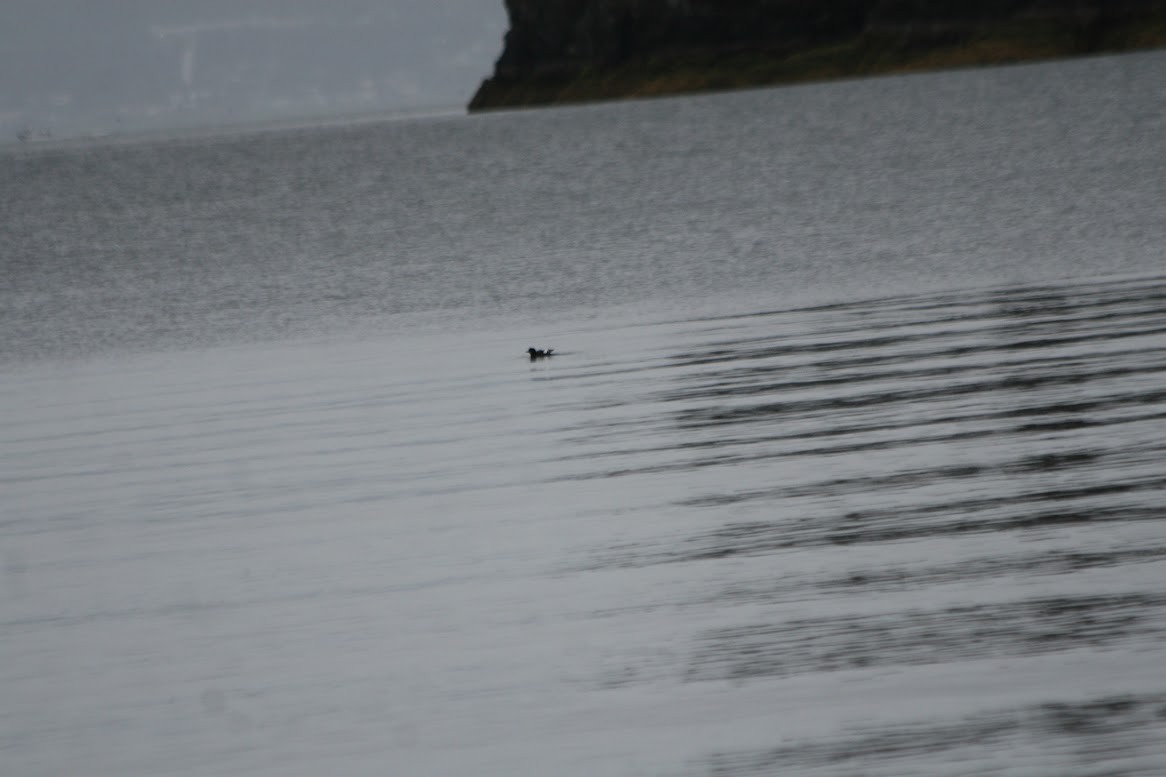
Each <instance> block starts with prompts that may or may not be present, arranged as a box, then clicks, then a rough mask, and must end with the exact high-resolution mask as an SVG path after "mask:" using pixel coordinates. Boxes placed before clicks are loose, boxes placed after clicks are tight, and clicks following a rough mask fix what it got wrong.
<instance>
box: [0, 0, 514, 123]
mask: <svg viewBox="0 0 1166 777" xmlns="http://www.w3.org/2000/svg"><path fill="white" fill-rule="evenodd" d="M505 31H506V13H505V9H504V7H503V4H502V0H99V1H98V2H94V1H93V0H4V2H2V3H0V142H12V141H16V140H17V139H18V137H19V138H23V139H25V140H38V139H44V138H48V137H56V138H61V137H70V136H85V135H105V134H117V133H121V132H131V131H140V130H148V129H165V128H176V127H198V126H213V125H219V124H241V123H250V122H256V121H270V120H283V119H296V118H316V117H327V116H333V115H352V114H361V113H382V112H396V111H401V112H413V111H424V110H442V109H453V110H460V109H463V108H464V106H465V105H466V103H467V102H468V101H469V99H470V97H471V96H472V95H473V92H474V90H475V89H476V88H477V87H478V84H479V83H480V82H481V80H482V79H483V78H485V77H486V76H487V75H488V74H489V73H490V70H491V69H492V65H493V62H494V60H495V59H496V58H497V57H498V55H499V53H500V52H501V50H502V37H503V35H504V34H505Z"/></svg>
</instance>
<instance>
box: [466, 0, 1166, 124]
mask: <svg viewBox="0 0 1166 777" xmlns="http://www.w3.org/2000/svg"><path fill="white" fill-rule="evenodd" d="M505 3H506V9H507V11H508V13H509V16H510V30H509V32H508V33H507V35H506V40H505V46H504V50H503V52H502V56H501V57H500V58H499V59H498V62H497V65H496V68H495V72H494V76H493V77H492V78H489V79H487V80H486V81H485V82H483V84H482V86H481V88H480V89H479V91H478V93H477V94H476V95H475V97H474V99H473V101H472V102H471V104H470V109H471V110H479V109H486V108H497V107H505V106H512V105H523V104H538V103H549V102H567V101H574V100H586V99H602V98H610V97H620V96H633V95H637V94H658V93H667V92H672V91H689V90H690V89H689V87H691V88H692V89H702V88H718V86H720V87H726V86H727V87H732V86H749V85H759V84H763V83H779V82H783V81H793V80H805V79H806V78H816V77H830V76H832V75H861V74H867V73H872V72H888V71H891V70H895V69H906V68H909V67H910V66H911V64H912V62H913V61H916V60H918V59H919V58H920V53H921V52H925V51H931V52H934V50H936V49H944V48H946V49H947V50H948V51H949V52H950V51H954V50H955V49H957V48H959V47H964V48H963V51H964V52H965V53H964V54H963V55H961V56H960V57H955V58H954V59H953V62H952V64H980V63H984V62H987V61H992V60H993V57H994V58H995V60H996V61H1018V60H1022V59H1026V58H1027V59H1033V58H1041V57H1049V56H1065V55H1072V54H1085V53H1094V52H1099V51H1107V50H1109V51H1112V50H1121V49H1125V48H1137V47H1145V46H1153V45H1166V2H1163V1H1162V0H505ZM989 40H995V41H997V43H996V44H995V49H994V50H995V52H996V53H995V54H994V55H989V54H987V53H985V52H987V50H988V49H989V48H991V47H990V46H988V45H987V43H986V41H989ZM1000 41H1004V42H1006V43H1007V45H1006V46H1004V48H1003V50H1002V48H1001V45H1000ZM1025 42H1027V43H1025ZM973 45H974V46H978V47H979V50H980V54H969V53H967V51H968V46H973ZM1026 47H1027V48H1028V49H1029V50H1030V52H1031V55H1030V56H1025V55H1024V54H1023V50H1024V49H1025V48H1026ZM807 54H809V55H810V56H806V55H807ZM831 57H833V60H832V59H831ZM931 58H932V60H934V59H935V57H934V56H932V57H931ZM941 59H942V58H941ZM807 62H808V63H812V65H813V66H812V67H809V66H807ZM896 63H898V64H899V65H901V66H902V67H896ZM799 70H800V71H801V72H800V74H799ZM710 73H715V75H710ZM686 84H687V85H688V86H687V87H686Z"/></svg>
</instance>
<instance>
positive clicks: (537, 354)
mask: <svg viewBox="0 0 1166 777" xmlns="http://www.w3.org/2000/svg"><path fill="white" fill-rule="evenodd" d="M526 352H527V353H529V354H530V360H531V361H534V360H535V359H545V358H547V357H548V356H554V354H555V349H554V348H548V349H546V350H545V351H543V350H540V349H538V348H527V349H526Z"/></svg>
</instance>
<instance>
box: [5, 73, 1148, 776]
mask: <svg viewBox="0 0 1166 777" xmlns="http://www.w3.org/2000/svg"><path fill="white" fill-rule="evenodd" d="M1164 246H1166V51H1152V52H1146V53H1139V54H1128V55H1121V56H1110V57H1100V58H1091V59H1079V60H1072V61H1061V62H1049V63H1040V64H1030V65H1023V66H1012V67H1000V68H984V69H973V70H962V71H951V72H943V73H932V74H917V75H904V76H893V77H884V78H875V79H867V80H853V81H839V82H832V83H822V84H810V85H801V86H793V87H785V88H774V89H761V90H751V91H742V92H733V93H722V94H712V95H700V96H687V97H675V98H667V99H655V100H641V101H626V102H615V103H605V104H593V105H582V106H570V107H555V108H545V109H537V110H517V111H499V112H493V113H486V114H475V115H469V116H467V115H462V114H454V115H436V116H425V117H413V118H404V119H402V118H396V119H392V120H388V119H386V120H368V119H366V120H361V121H352V122H345V121H332V122H329V123H320V124H304V125H299V126H284V127H250V128H222V129H214V130H200V131H186V132H176V133H171V134H166V135H153V136H138V137H109V138H103V139H98V140H77V141H54V142H48V143H37V144H31V143H30V144H19V145H18V144H11V145H9V146H5V147H3V148H0V773H2V774H3V775H5V776H6V777H41V776H44V777H48V776H50V775H52V776H54V777H58V776H59V775H86V776H87V777H137V776H141V777H147V776H149V777H157V776H158V775H192V776H195V775H197V776H202V775H230V776H231V777H251V776H253V775H270V776H271V777H276V776H277V775H278V776H279V777H289V776H291V777H295V776H297V775H302V776H303V777H318V775H321V774H330V775H337V776H342V775H343V776H345V777H347V776H349V775H356V776H363V775H370V776H371V775H417V776H418V777H439V776H441V775H450V776H451V777H454V776H465V777H471V776H472V777H489V776H493V775H498V776H501V775H507V776H516V775H530V776H531V777H546V776H549V775H555V776H556V777H746V776H748V777H754V776H763V775H764V776H768V775H799V776H804V777H826V776H827V775H829V776H831V777H859V776H862V777H909V776H911V775H918V776H919V777H955V776H957V775H958V776H961V777H963V776H967V777H971V776H972V775H1009V776H1017V777H1038V776H1040V777H1045V776H1047V777H1102V776H1103V775H1104V777H1161V775H1163V774H1166V249H1164ZM528 348H539V349H547V348H552V349H554V353H553V355H552V356H550V357H548V358H541V359H535V360H532V359H531V358H530V357H528V355H527V349H528Z"/></svg>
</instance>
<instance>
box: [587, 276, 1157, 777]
mask: <svg viewBox="0 0 1166 777" xmlns="http://www.w3.org/2000/svg"><path fill="white" fill-rule="evenodd" d="M1163 303H1166V280H1164V279H1162V278H1149V279H1137V280H1125V281H1112V282H1103V283H1078V284H1065V285H1062V286H1046V287H1022V288H1012V289H1003V290H994V291H987V292H981V293H974V294H966V295H954V294H944V295H933V296H929V297H927V296H904V297H899V298H891V299H881V300H875V301H867V302H859V303H848V304H844V305H835V306H824V307H817V308H811V309H805V310H799V311H784V312H783V311H775V312H770V313H764V314H758V315H755V316H746V317H741V318H736V319H722V320H717V321H708V322H702V323H701V324H699V325H698V326H697V327H696V331H695V332H693V333H692V335H691V336H690V337H689V338H688V340H687V342H686V344H685V345H684V346H683V347H682V348H680V349H678V350H677V351H676V352H675V353H674V354H672V356H671V357H670V359H669V361H668V363H667V364H666V365H664V366H662V367H661V368H660V369H661V370H663V372H664V374H665V375H666V377H667V380H666V381H665V383H666V385H665V387H664V388H662V389H654V390H653V391H651V392H650V393H649V394H648V395H647V396H638V397H631V398H625V399H624V402H625V407H624V412H623V413H622V414H620V415H616V416H614V417H607V418H606V419H605V420H603V421H601V422H597V423H594V424H591V425H588V426H583V425H580V427H578V428H575V429H573V430H571V434H572V440H573V441H574V442H575V443H576V444H577V445H578V446H579V447H580V453H579V454H578V455H576V456H572V457H568V458H569V460H571V461H574V462H577V463H578V464H579V466H578V467H577V468H576V469H575V470H574V471H573V472H572V473H570V474H569V475H568V476H566V477H567V478H569V479H577V480H592V479H595V480H604V481H608V480H610V479H612V478H632V479H635V478H668V477H673V478H675V477H680V478H683V479H684V481H683V482H684V484H685V486H686V490H687V491H688V494H687V495H684V496H680V497H677V498H676V499H674V500H673V501H672V502H670V503H669V504H668V505H667V507H668V508H670V509H680V510H685V511H690V515H691V516H693V517H695V520H691V521H688V522H686V523H685V524H684V525H685V526H687V527H689V528H688V529H686V530H683V531H679V532H676V533H673V534H671V535H669V536H663V537H661V536H656V537H649V538H646V539H642V540H639V541H632V542H621V543H619V544H618V545H615V544H613V545H607V546H601V547H597V548H594V549H593V552H592V554H591V556H590V558H589V560H588V563H587V564H586V566H587V567H588V568H590V569H611V568H626V569H635V568H641V569H647V568H651V567H653V566H655V565H661V564H669V565H676V564H691V565H696V564H705V565H720V566H718V570H719V572H718V574H717V575H716V577H717V579H719V580H720V583H719V584H718V585H716V586H714V587H713V589H712V590H707V589H706V590H703V591H702V592H700V593H698V594H695V595H692V596H691V597H690V598H689V599H688V600H687V602H686V605H682V606H693V607H697V606H701V607H708V606H710V605H711V606H713V607H715V608H717V611H719V612H721V613H723V614H724V616H725V617H724V620H725V621H727V623H725V624H722V625H717V626H709V627H706V628H702V629H699V630H697V631H695V632H694V633H693V634H692V642H691V647H690V650H689V651H688V652H687V654H686V656H685V657H684V659H683V660H682V661H680V664H681V665H680V666H679V667H678V669H677V671H678V672H679V673H680V674H681V676H682V677H683V679H684V681H685V682H688V683H705V682H718V681H719V682H725V681H727V682H732V683H743V682H755V681H760V680H766V679H775V678H789V677H795V676H807V675H813V674H822V673H826V674H829V673H834V672H839V671H853V670H878V669H884V670H885V669H891V668H896V667H898V668H900V669H901V668H904V667H908V666H913V667H914V666H926V665H948V666H955V665H958V664H962V663H964V662H974V661H982V660H985V659H1020V658H1025V657H1037V656H1048V655H1052V654H1059V653H1062V652H1067V651H1077V650H1080V649H1090V650H1134V651H1136V650H1138V649H1139V648H1138V647H1137V646H1139V645H1141V646H1148V645H1152V644H1155V643H1156V642H1157V641H1159V640H1161V639H1162V637H1163V636H1164V635H1166V596H1163V595H1162V593H1161V590H1160V588H1159V587H1157V586H1154V585H1147V582H1146V581H1147V580H1149V579H1153V578H1154V571H1153V570H1154V569H1155V566H1154V565H1156V564H1157V565H1160V564H1161V563H1162V562H1163V561H1164V560H1166V539H1164V538H1163V535H1162V533H1161V530H1160V529H1159V528H1158V527H1159V526H1160V525H1161V524H1160V523H1159V522H1160V521H1161V520H1162V519H1164V518H1166V508H1164V507H1163V500H1162V496H1163V493H1164V492H1166V473H1164V472H1163V469H1162V466H1161V461H1162V459H1163V453H1164V451H1166V443H1163V440H1164V439H1166V434H1164V433H1166V410H1163V400H1166V304H1163ZM618 404H619V403H617V402H613V403H609V404H608V407H609V408H610V407H614V406H618ZM596 406H598V405H596ZM645 441H646V442H645ZM826 554H833V555H826ZM693 569H694V573H695V570H696V568H695V567H694V568H693ZM1110 572H1112V573H1113V574H1112V575H1110V576H1105V575H1107V573H1110ZM1081 575H1092V576H1094V579H1095V580H1098V579H1100V580H1105V581H1106V582H1105V584H1104V585H1102V587H1101V589H1097V588H1095V587H1094V585H1082V584H1081V583H1080V582H1077V581H1079V580H1080V579H1081V578H1080V576H1081ZM1098 576H1102V577H1098ZM1002 580H1007V581H1010V583H1011V584H1012V585H1011V586H1010V587H1007V588H1000V587H998V582H999V581H1002ZM733 613H737V615H736V617H733V615H732V614H733ZM628 675H629V677H632V676H634V673H631V672H629V673H628ZM629 682H632V681H631V680H629ZM1161 704H1162V701H1161V698H1159V697H1146V698H1144V699H1143V698H1137V699H1134V698H1129V699H1122V700H1118V701H1114V700H1112V699H1107V698H1101V699H1091V700H1087V701H1085V702H1082V703H1080V704H1072V705H1067V704H1060V703H1056V704H1054V703H1049V704H1045V705H1038V706H1035V707H1033V708H1032V709H1028V710H1024V711H1017V710H1014V709H1008V710H1001V711H999V712H997V713H993V714H986V715H984V716H980V717H976V718H975V719H971V718H969V719H967V720H957V721H949V722H943V723H931V724H925V723H920V724H919V725H918V727H916V728H904V727H897V728H890V729H887V730H881V731H859V732H857V733H855V735H854V736H853V737H852V738H849V739H846V738H844V739H841V740H831V741H828V742H810V743H806V744H802V745H796V746H789V747H777V748H774V749H773V750H768V751H762V752H746V753H738V754H722V755H721V756H716V757H713V758H710V759H709V760H708V761H707V762H705V763H703V765H700V766H699V769H698V771H700V773H705V771H706V770H707V773H709V774H717V775H730V774H731V775H745V774H772V773H777V771H783V770H788V769H799V770H801V771H799V773H817V771H815V770H816V769H818V768H822V769H823V770H826V767H827V766H829V765H830V764H833V763H838V762H842V761H845V760H846V759H848V758H853V757H857V756H860V755H861V756H863V757H864V758H867V759H870V758H873V759H874V760H873V761H867V762H864V763H866V764H867V765H870V764H871V763H880V759H886V762H887V764H888V766H887V769H888V771H887V773H888V774H892V773H895V772H894V768H895V766H894V764H896V763H898V764H900V765H901V764H902V763H904V762H905V760H907V759H911V758H914V757H916V756H917V755H918V752H917V750H918V747H921V746H925V747H926V748H927V749H928V750H929V751H930V752H933V753H942V752H947V751H954V750H956V749H959V748H963V747H965V746H967V745H968V743H969V739H968V737H969V736H971V737H972V739H973V740H975V741H976V742H990V741H992V740H994V739H995V738H997V737H1000V736H1003V732H1005V731H1011V732H1015V731H1016V730H1017V726H1018V724H1017V722H1016V721H1017V719H1018V716H1019V717H1020V718H1021V719H1023V720H1024V723H1023V724H1021V725H1022V726H1026V727H1029V728H1031V729H1032V731H1034V732H1037V733H1038V734H1039V737H1041V739H1040V740H1039V741H1040V744H1039V746H1038V749H1040V748H1056V747H1060V746H1061V744H1059V742H1058V739H1059V738H1060V737H1064V736H1066V735H1069V734H1070V730H1072V731H1073V732H1077V731H1081V732H1087V733H1088V737H1087V738H1086V740H1085V744H1083V747H1084V748H1085V750H1084V751H1085V752H1092V751H1090V750H1089V748H1090V747H1100V746H1101V745H1100V744H1099V742H1101V740H1103V739H1105V738H1106V737H1108V736H1109V734H1108V733H1107V732H1110V731H1111V730H1116V728H1115V727H1121V726H1126V725H1127V724H1128V725H1129V726H1130V728H1129V729H1128V731H1129V732H1131V733H1130V736H1131V738H1132V739H1136V740H1137V741H1138V742H1142V743H1144V742H1146V741H1149V739H1151V738H1152V737H1153V736H1155V735H1157V734H1159V733H1161V730H1162V728H1163V723H1162V719H1161V718H1156V717H1155V715H1156V714H1157V713H1155V710H1159V711H1160V709H1159V708H1160V706H1161ZM1162 709H1166V708H1162ZM1135 718H1136V720H1135ZM1123 721H1124V722H1123ZM969 732H970V733H969ZM1089 737H1093V740H1090V739H1089ZM920 742H926V745H920V744H919V743H920ZM783 773H784V771H783ZM830 773H833V772H830ZM871 773H874V772H871ZM880 773H881V772H880ZM1116 773H1122V774H1124V773H1126V772H1121V771H1119V772H1116Z"/></svg>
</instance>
